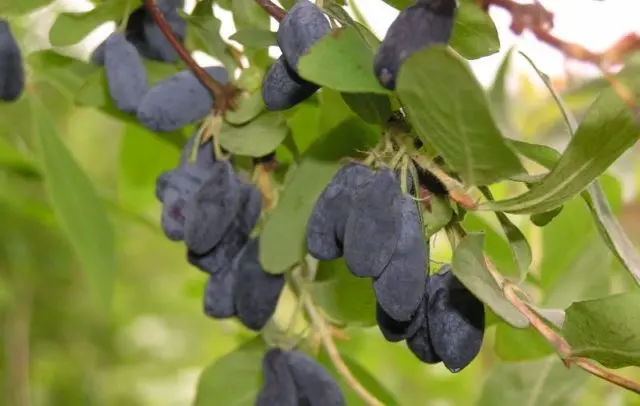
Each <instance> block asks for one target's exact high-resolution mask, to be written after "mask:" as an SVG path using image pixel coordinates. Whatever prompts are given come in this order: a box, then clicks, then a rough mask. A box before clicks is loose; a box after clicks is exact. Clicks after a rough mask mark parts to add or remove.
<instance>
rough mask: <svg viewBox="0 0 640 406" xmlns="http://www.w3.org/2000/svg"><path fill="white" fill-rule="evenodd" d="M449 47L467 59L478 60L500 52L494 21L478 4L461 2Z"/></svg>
mask: <svg viewBox="0 0 640 406" xmlns="http://www.w3.org/2000/svg"><path fill="white" fill-rule="evenodd" d="M449 45H450V46H451V47H452V48H453V49H455V50H456V52H458V53H459V54H460V55H462V56H463V57H465V58H467V59H478V58H482V57H484V56H488V55H492V54H495V53H496V52H498V51H499V50H500V38H498V30H497V29H496V26H495V25H494V24H493V20H492V19H491V17H489V15H488V14H487V13H485V12H484V10H482V9H481V8H480V7H479V6H478V5H477V4H475V3H471V2H460V5H459V7H458V10H457V11H456V19H455V23H454V25H453V32H452V33H451V39H450V40H449Z"/></svg>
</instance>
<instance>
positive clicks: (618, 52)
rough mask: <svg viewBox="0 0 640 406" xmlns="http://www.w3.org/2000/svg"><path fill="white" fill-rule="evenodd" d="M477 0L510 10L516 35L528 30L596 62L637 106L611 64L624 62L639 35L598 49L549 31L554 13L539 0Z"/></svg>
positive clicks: (567, 53) (573, 55) (639, 43)
mask: <svg viewBox="0 0 640 406" xmlns="http://www.w3.org/2000/svg"><path fill="white" fill-rule="evenodd" d="M476 2H477V3H478V4H479V5H480V6H482V7H483V8H484V9H485V10H487V9H488V7H489V6H496V7H500V8H502V9H504V10H506V11H508V12H509V13H510V14H511V27H510V28H511V31H513V32H514V33H515V34H516V35H520V34H522V33H523V32H524V31H525V30H529V31H530V32H531V33H533V35H535V37H536V38H537V39H538V41H540V42H543V43H545V44H547V45H550V46H551V47H553V48H555V49H557V50H558V51H560V52H562V53H563V54H564V55H565V56H566V57H568V58H572V59H575V60H578V61H582V62H586V63H590V64H592V65H595V66H596V67H597V68H598V69H600V71H601V72H602V73H603V75H604V77H605V78H606V79H607V80H608V81H609V83H610V84H611V86H612V87H613V88H614V90H615V91H616V93H617V94H618V95H619V96H620V98H621V99H622V100H623V101H624V102H625V104H626V105H627V106H628V107H630V108H632V109H637V105H636V101H635V97H633V94H632V93H631V92H630V91H629V90H628V89H627V88H626V87H625V86H624V85H623V84H622V83H620V82H619V81H618V79H617V78H616V76H615V75H613V74H611V72H609V68H610V67H612V66H615V65H619V64H621V63H622V61H623V59H624V58H625V57H626V56H627V55H629V54H630V53H632V52H633V51H636V50H639V49H640V35H638V34H635V33H630V34H626V35H625V36H623V37H622V38H621V39H619V40H618V41H617V42H615V43H614V44H613V45H611V47H609V48H608V49H607V50H606V51H604V52H602V53H597V52H593V51H590V50H588V49H587V48H585V47H584V46H582V45H580V44H576V43H571V42H567V41H564V40H562V39H560V38H558V37H556V36H554V35H553V34H551V33H550V32H549V31H550V30H551V29H552V28H553V26H554V15H553V13H552V12H550V11H549V10H547V9H546V8H544V6H542V4H540V3H539V2H538V1H537V0H536V1H534V2H533V3H531V4H519V3H516V2H515V1H513V0H476Z"/></svg>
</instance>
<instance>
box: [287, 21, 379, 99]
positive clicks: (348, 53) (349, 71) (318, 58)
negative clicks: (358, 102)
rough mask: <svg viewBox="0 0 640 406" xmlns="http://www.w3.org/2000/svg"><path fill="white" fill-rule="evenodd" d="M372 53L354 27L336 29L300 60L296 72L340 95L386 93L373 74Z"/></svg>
mask: <svg viewBox="0 0 640 406" xmlns="http://www.w3.org/2000/svg"><path fill="white" fill-rule="evenodd" d="M373 52H374V51H373V50H372V49H371V48H369V46H368V45H367V43H366V42H364V39H363V38H362V36H360V34H359V33H358V31H357V30H356V29H355V28H354V27H353V26H348V27H343V28H337V29H335V30H334V31H332V32H331V33H329V34H327V35H325V36H324V37H323V38H322V39H321V40H320V41H318V42H317V43H316V44H314V45H313V46H312V47H311V50H310V51H309V53H308V54H306V55H304V56H302V57H301V58H300V62H299V63H298V72H299V74H300V76H301V77H303V78H304V79H306V80H308V81H310V82H313V83H316V84H318V85H320V86H324V87H328V88H331V89H335V90H338V91H341V92H347V93H381V94H387V93H389V91H388V90H387V89H385V88H384V87H382V85H380V83H378V79H376V76H375V74H374V72H373V58H374V53H373Z"/></svg>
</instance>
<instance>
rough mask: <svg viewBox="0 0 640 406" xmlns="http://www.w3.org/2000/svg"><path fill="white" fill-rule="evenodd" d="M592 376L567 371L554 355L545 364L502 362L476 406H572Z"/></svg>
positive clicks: (570, 370) (536, 362)
mask: <svg viewBox="0 0 640 406" xmlns="http://www.w3.org/2000/svg"><path fill="white" fill-rule="evenodd" d="M588 377H589V375H588V374H587V373H586V372H584V371H582V370H580V369H578V368H571V369H569V368H567V367H565V366H564V364H563V363H562V362H561V361H560V360H559V359H558V358H557V357H556V356H555V355H554V356H551V357H549V358H546V359H544V360H542V361H535V362H517V363H501V364H498V365H496V366H494V367H493V370H492V372H491V374H490V375H489V377H488V378H487V380H486V382H485V385H484V388H483V389H482V394H481V395H480V399H479V400H478V402H477V403H476V406H495V405H518V404H521V403H523V402H525V403H526V405H527V406H560V405H572V404H574V401H575V400H577V398H578V396H579V395H580V388H582V386H584V385H585V384H586V382H587V379H588Z"/></svg>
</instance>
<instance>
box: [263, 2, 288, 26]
mask: <svg viewBox="0 0 640 406" xmlns="http://www.w3.org/2000/svg"><path fill="white" fill-rule="evenodd" d="M255 2H256V3H257V4H258V5H259V6H260V7H262V8H263V9H264V11H266V12H267V14H269V15H270V16H271V17H273V18H275V20H276V21H277V22H281V21H282V20H284V18H285V17H286V16H287V12H286V11H285V10H284V9H283V8H281V7H278V6H277V5H275V4H274V3H273V2H272V1H271V0H255Z"/></svg>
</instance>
